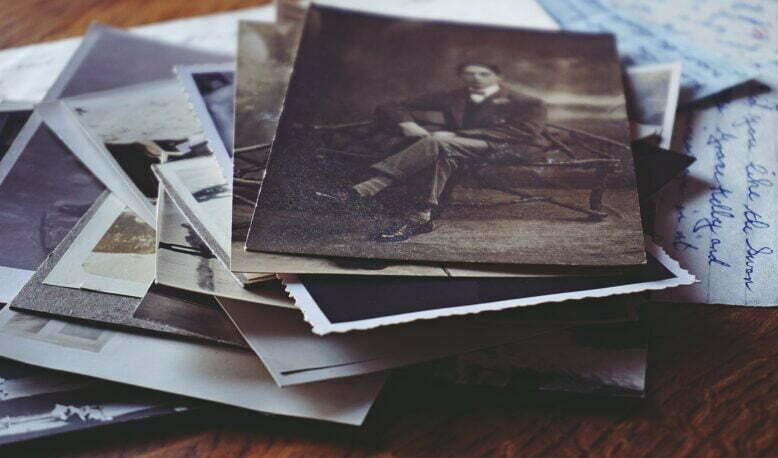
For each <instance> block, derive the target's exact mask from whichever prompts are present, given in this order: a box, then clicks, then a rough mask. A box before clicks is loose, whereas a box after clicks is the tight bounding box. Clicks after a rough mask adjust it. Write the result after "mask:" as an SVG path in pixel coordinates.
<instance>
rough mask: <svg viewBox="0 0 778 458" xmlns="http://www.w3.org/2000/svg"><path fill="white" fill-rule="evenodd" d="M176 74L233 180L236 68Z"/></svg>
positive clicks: (203, 68)
mask: <svg viewBox="0 0 778 458" xmlns="http://www.w3.org/2000/svg"><path fill="white" fill-rule="evenodd" d="M175 71H176V75H178V80H179V82H180V83H181V85H182V87H183V89H184V92H185V93H186V95H187V96H188V98H189V102H190V103H191V104H192V108H193V109H194V112H195V115H196V116H197V120H198V121H200V124H201V125H202V128H203V131H204V135H205V138H206V140H207V141H208V147H209V149H210V150H211V151H212V152H213V155H214V158H216V161H217V162H218V163H219V166H220V167H221V170H222V174H223V176H224V178H225V179H226V180H231V179H232V149H233V147H232V142H233V136H234V133H233V132H234V128H233V125H234V117H235V104H234V101H235V65H234V64H221V65H187V66H180V67H176V69H175Z"/></svg>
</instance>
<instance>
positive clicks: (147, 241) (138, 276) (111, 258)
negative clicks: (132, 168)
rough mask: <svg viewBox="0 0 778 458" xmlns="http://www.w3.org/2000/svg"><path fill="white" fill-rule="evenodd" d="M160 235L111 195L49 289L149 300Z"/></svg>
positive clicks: (54, 274) (57, 269) (59, 267)
mask: <svg viewBox="0 0 778 458" xmlns="http://www.w3.org/2000/svg"><path fill="white" fill-rule="evenodd" d="M155 244H156V234H155V231H154V228H152V227H151V226H149V225H148V224H146V223H145V222H144V221H143V220H141V219H140V218H138V216H137V215H135V214H134V213H133V212H132V211H130V210H129V209H128V208H127V206H126V205H124V203H122V202H121V201H120V200H119V199H118V198H116V196H114V195H113V194H109V195H108V196H107V197H106V198H105V199H104V200H103V201H102V202H101V204H100V206H99V208H98V209H97V211H96V212H95V213H94V214H93V215H92V217H91V218H90V219H89V221H88V222H87V224H86V225H85V226H84V227H83V229H82V230H81V231H80V232H79V233H78V235H77V236H76V238H75V240H74V241H73V243H72V244H71V245H70V246H69V247H68V250H67V251H66V252H65V254H64V255H63V256H62V258H60V260H59V261H58V262H57V264H56V265H55V266H54V269H52V271H51V272H49V274H48V275H47V276H46V279H45V280H44V281H43V283H45V284H47V285H52V286H63V287H66V288H76V289H79V288H80V289H86V290H91V291H100V292H104V293H111V294H120V295H123V296H132V297H139V298H140V297H143V296H144V295H145V294H146V291H147V290H148V288H149V285H151V282H153V281H154V261H155V252H156V250H155V248H154V246H155Z"/></svg>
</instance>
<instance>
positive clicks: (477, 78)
mask: <svg viewBox="0 0 778 458" xmlns="http://www.w3.org/2000/svg"><path fill="white" fill-rule="evenodd" d="M459 77H460V78H462V80H463V81H464V82H465V83H467V86H468V87H470V88H472V89H484V88H487V87H489V86H494V85H495V84H497V83H499V82H500V75H498V74H496V73H494V72H493V71H492V70H490V69H489V68H488V67H482V66H480V65H468V66H466V67H464V68H463V69H462V71H461V72H460V73H459Z"/></svg>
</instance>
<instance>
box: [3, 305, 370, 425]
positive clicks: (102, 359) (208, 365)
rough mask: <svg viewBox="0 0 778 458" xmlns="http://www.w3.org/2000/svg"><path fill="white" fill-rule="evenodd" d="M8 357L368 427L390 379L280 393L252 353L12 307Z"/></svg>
mask: <svg viewBox="0 0 778 458" xmlns="http://www.w3.org/2000/svg"><path fill="white" fill-rule="evenodd" d="M0 356H2V357H5V358H10V359H13V360H17V361H25V362H26V363H28V364H33V365H36V366H41V367H45V368H47V369H54V370H63V371H67V372H71V373H78V374H82V375H88V376H92V377H97V378H102V379H105V380H110V381H115V382H120V383H126V384H129V385H136V386H140V387H143V388H149V389H153V390H158V391H164V392H168V393H173V394H180V395H183V396H189V397H192V398H196V399H203V400H207V401H213V402H219V403H222V404H229V405H233V406H237V407H242V408H245V409H250V410H255V411H258V412H263V413H268V414H274V415H288V416H294V417H303V418H312V419H317V420H324V421H332V422H337V423H345V424H350V425H359V424H361V423H362V422H363V421H364V419H365V416H366V415H367V413H368V411H369V410H370V407H371V406H372V404H373V401H374V400H375V398H376V396H378V392H379V390H380V389H381V386H382V385H383V382H384V378H385V376H384V375H380V374H379V375H375V376H367V377H362V378H351V379H347V380H335V381H327V382H320V383H315V384H305V385H301V386H297V387H288V388H279V387H277V386H276V384H275V383H274V382H273V379H272V378H271V377H270V374H268V373H267V371H266V370H265V368H264V366H263V365H262V363H261V362H260V361H259V359H257V357H256V356H255V355H254V354H253V353H251V352H248V351H246V350H240V349H234V348H229V347H225V346H219V345H203V344H198V343H193V342H187V341H183V340H178V339H161V338H158V337H152V336H148V335H142V334H130V333H126V332H120V331H109V330H105V329H103V328H100V327H94V326H85V325H79V324H73V323H68V322H64V321H58V320H53V319H48V318H43V317H39V316H35V315H25V314H22V313H17V312H14V311H12V310H9V309H8V308H6V309H4V310H2V311H1V312H0Z"/></svg>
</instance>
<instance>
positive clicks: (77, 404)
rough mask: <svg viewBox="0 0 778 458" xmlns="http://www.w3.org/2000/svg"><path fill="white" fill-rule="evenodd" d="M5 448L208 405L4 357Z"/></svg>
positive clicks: (0, 378) (1, 440) (0, 434)
mask: <svg viewBox="0 0 778 458" xmlns="http://www.w3.org/2000/svg"><path fill="white" fill-rule="evenodd" d="M0 393H1V394H0V418H2V419H3V420H2V422H0V445H4V444H11V443H15V442H22V441H28V440H31V439H35V438H41V437H49V436H53V435H57V434H62V433H65V432H70V431H79V430H85V429H89V428H96V427H100V426H106V425H111V424H116V423H123V422H127V421H133V420H140V419H149V418H154V417H159V416H164V415H172V414H175V413H178V412H187V411H190V410H192V409H199V408H202V407H204V403H202V402H198V401H192V400H190V399H184V398H179V397H177V396H170V395H166V394H162V393H155V392H153V391H149V390H142V389H139V388H133V387H128V386H124V385H119V384H116V383H110V382H104V381H100V380H97V379H93V378H89V377H82V376H79V375H73V374H68V373H65V372H57V371H51V370H47V369H41V368H37V367H34V366H29V365H27V364H22V363H17V362H14V361H10V360H7V359H0Z"/></svg>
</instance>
